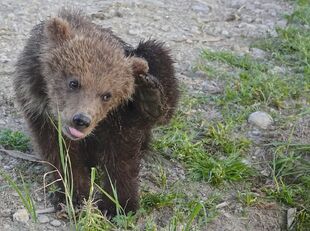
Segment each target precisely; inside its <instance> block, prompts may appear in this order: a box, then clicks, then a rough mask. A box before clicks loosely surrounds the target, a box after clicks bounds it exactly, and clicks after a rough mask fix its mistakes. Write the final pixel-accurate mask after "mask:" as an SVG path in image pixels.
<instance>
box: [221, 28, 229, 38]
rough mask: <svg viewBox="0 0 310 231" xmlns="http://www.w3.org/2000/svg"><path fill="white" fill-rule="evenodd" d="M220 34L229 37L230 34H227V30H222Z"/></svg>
mask: <svg viewBox="0 0 310 231" xmlns="http://www.w3.org/2000/svg"><path fill="white" fill-rule="evenodd" d="M222 35H224V36H226V37H229V36H230V34H229V32H228V31H227V30H223V31H222Z"/></svg>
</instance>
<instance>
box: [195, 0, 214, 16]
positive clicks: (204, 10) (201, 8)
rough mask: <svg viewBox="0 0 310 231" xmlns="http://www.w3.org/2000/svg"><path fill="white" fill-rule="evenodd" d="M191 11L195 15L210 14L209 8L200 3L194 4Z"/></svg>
mask: <svg viewBox="0 0 310 231" xmlns="http://www.w3.org/2000/svg"><path fill="white" fill-rule="evenodd" d="M192 10H193V11H195V12H196V13H204V14H207V13H209V12H210V7H209V6H208V5H206V4H205V3H202V2H196V3H195V4H194V5H192Z"/></svg>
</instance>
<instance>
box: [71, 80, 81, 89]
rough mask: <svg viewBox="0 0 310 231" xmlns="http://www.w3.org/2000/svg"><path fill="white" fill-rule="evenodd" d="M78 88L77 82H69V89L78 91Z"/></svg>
mask: <svg viewBox="0 0 310 231" xmlns="http://www.w3.org/2000/svg"><path fill="white" fill-rule="evenodd" d="M79 87H80V83H79V81H77V80H71V81H70V82H69V88H70V89H72V90H75V89H78V88H79Z"/></svg>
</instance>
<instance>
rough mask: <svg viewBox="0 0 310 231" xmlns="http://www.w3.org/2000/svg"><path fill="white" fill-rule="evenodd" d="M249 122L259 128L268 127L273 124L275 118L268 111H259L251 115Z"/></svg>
mask: <svg viewBox="0 0 310 231" xmlns="http://www.w3.org/2000/svg"><path fill="white" fill-rule="evenodd" d="M248 122H249V123H250V124H252V125H254V126H256V127H258V128H261V129H268V128H269V127H270V126H271V125H272V124H273V119H272V117H271V116H270V115H269V114H268V113H266V112H261V111H257V112H253V113H252V114H251V115H250V116H249V119H248Z"/></svg>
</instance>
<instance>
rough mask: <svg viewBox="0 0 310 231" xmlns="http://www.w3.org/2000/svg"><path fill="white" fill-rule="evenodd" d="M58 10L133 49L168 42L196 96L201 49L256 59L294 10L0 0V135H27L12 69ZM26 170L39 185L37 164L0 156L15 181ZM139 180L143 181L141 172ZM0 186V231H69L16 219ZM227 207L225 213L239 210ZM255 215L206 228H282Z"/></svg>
mask: <svg viewBox="0 0 310 231" xmlns="http://www.w3.org/2000/svg"><path fill="white" fill-rule="evenodd" d="M61 6H67V7H68V6H69V7H74V8H79V9H82V10H83V11H85V12H86V13H87V14H88V15H89V16H91V17H92V18H93V21H94V22H95V23H97V24H100V25H102V26H104V27H111V28H112V30H113V31H114V32H115V33H116V34H117V35H119V36H120V37H121V38H123V39H124V40H125V41H126V42H128V43H131V44H133V45H135V44H137V43H138V42H139V41H140V40H143V39H148V38H153V39H158V40H162V41H165V42H166V43H167V46H168V47H170V48H171V50H172V53H173V55H174V57H175V60H176V69H177V77H178V78H179V79H180V80H181V81H182V82H184V83H186V84H187V85H188V86H189V87H190V89H192V90H197V91H202V87H203V86H204V87H206V85H207V84H208V82H207V80H206V76H204V75H203V74H202V73H201V72H195V71H193V67H195V65H197V63H198V62H199V54H200V52H201V50H202V49H203V48H211V49H220V50H221V49H226V50H233V51H235V52H237V53H250V54H252V55H253V56H259V55H261V54H260V53H259V52H257V51H250V49H249V44H250V42H251V41H253V40H255V38H258V37H262V36H264V35H266V34H271V35H276V31H275V27H276V26H280V27H281V26H285V25H286V21H285V20H284V19H283V14H285V13H289V12H290V11H291V10H292V6H291V5H289V3H288V2H287V1H281V0H256V1H254V0H251V1H247V0H204V1H203V0H201V1H194V0H192V1H189V0H177V1H171V0H168V1H163V0H152V1H151V0H144V1H142V0H129V1H112V0H106V1H100V0H88V1H81V0H79V1H57V0H44V1H43V0H32V1H31V0H26V1H10V0H1V2H0V129H2V128H11V129H18V130H23V131H24V132H26V133H27V128H26V126H25V123H24V121H23V119H22V118H21V116H20V113H19V112H18V110H17V109H16V107H15V104H14V96H13V90H12V76H13V72H14V63H15V61H16V58H17V56H18V54H19V53H20V52H21V50H22V48H23V45H24V43H25V41H26V39H27V37H28V33H29V31H30V30H31V28H32V27H33V26H34V25H35V24H37V23H38V22H39V21H40V20H43V19H45V18H46V17H47V16H50V15H56V14H57V10H58V9H59V8H60V7H61ZM209 114H210V113H209ZM23 164H24V165H26V166H27V168H25V169H27V173H29V175H31V174H32V175H35V176H34V178H35V177H41V179H42V176H43V174H44V171H43V170H42V167H41V166H40V165H36V164H30V165H29V163H23V162H22V161H20V160H17V159H13V158H11V157H8V156H4V155H2V154H1V155H0V167H1V168H4V169H5V170H6V171H7V172H9V173H11V175H12V176H13V177H14V176H15V177H16V171H15V170H16V169H14V167H15V166H17V165H18V166H20V165H23ZM174 170H175V171H176V172H177V173H176V174H171V175H175V176H179V175H182V173H179V172H178V171H180V170H178V169H177V168H173V169H172V170H171V171H174ZM181 172H182V171H181ZM34 173H35V174H34ZM142 176H143V177H144V173H143V172H142ZM143 177H142V178H143ZM41 181H42V180H41ZM142 181H143V180H142ZM38 182H40V181H38ZM40 187H41V185H40V183H37V181H34V184H33V187H32V188H33V189H38V188H40ZM203 187H204V186H203V184H201V185H199V186H198V188H199V190H202V191H203V190H206V188H208V186H207V185H206V186H205V188H204V189H202V188H203ZM0 188H1V191H0V227H1V230H7V231H9V230H62V229H63V230H67V228H66V227H65V223H64V222H63V221H61V222H60V223H59V222H57V221H54V220H55V219H56V218H55V215H54V214H48V215H46V217H43V218H41V219H42V220H43V221H44V222H42V223H40V224H33V223H32V222H30V221H27V222H26V223H22V222H18V221H15V220H13V219H12V214H13V213H14V212H16V210H17V209H18V208H21V204H20V203H19V199H18V196H17V195H16V193H14V192H13V191H11V190H10V189H9V188H8V187H6V183H5V182H4V181H3V179H1V178H0ZM206 191H208V190H206ZM35 195H37V196H36V198H35V200H36V203H37V204H39V207H40V208H44V197H43V195H42V192H41V191H38V192H37V193H36V194H35ZM232 207H233V206H231V207H230V210H229V211H231V210H233V209H238V208H232ZM252 210H253V211H252ZM252 210H250V211H249V216H248V218H247V219H244V218H242V217H241V215H236V213H231V212H229V211H228V210H225V209H223V210H221V211H222V213H221V215H220V216H219V217H218V219H216V220H215V221H214V222H212V223H211V225H210V227H209V230H277V229H279V224H280V223H281V211H280V210H279V209H278V208H277V207H275V208H274V209H269V210H268V212H266V210H264V211H258V210H255V209H252ZM249 227H250V228H249Z"/></svg>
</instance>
